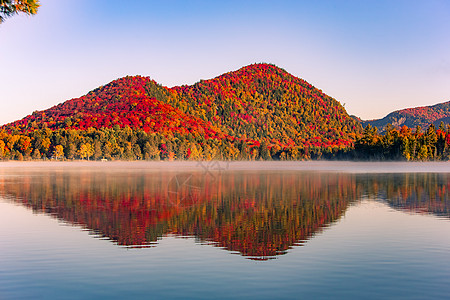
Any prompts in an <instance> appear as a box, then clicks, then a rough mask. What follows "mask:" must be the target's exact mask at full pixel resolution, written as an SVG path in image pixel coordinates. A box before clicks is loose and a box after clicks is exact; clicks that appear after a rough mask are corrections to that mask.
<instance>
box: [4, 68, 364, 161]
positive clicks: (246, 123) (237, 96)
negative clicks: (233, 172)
mask: <svg viewBox="0 0 450 300" xmlns="http://www.w3.org/2000/svg"><path fill="white" fill-rule="evenodd" d="M107 128H109V129H114V130H115V131H117V130H119V129H125V128H130V129H131V130H132V131H133V132H144V133H145V134H146V135H153V136H155V135H156V136H157V138H155V139H153V140H152V143H153V142H154V143H160V144H159V147H162V145H164V147H165V145H166V144H167V143H169V144H170V145H171V147H172V146H173V149H174V153H175V152H176V151H177V149H178V148H179V147H181V144H183V145H182V148H183V149H184V148H186V147H188V148H189V147H190V146H189V145H192V144H194V145H195V144H196V146H195V147H194V148H195V149H193V151H194V150H199V151H200V152H201V151H202V150H204V149H205V147H206V146H207V145H208V147H209V148H211V149H218V148H220V147H222V148H220V149H219V151H220V152H221V157H222V158H225V157H229V158H237V157H240V158H244V159H248V158H258V157H260V158H262V159H267V158H271V157H272V158H275V157H279V158H283V157H287V156H290V157H296V158H300V157H309V156H310V155H316V156H317V155H318V156H320V155H322V153H328V154H329V153H335V152H337V151H339V150H342V149H347V148H350V147H351V146H352V145H353V142H354V141H355V139H356V137H357V136H358V134H359V133H360V132H361V131H362V127H361V125H360V123H359V122H358V121H357V120H355V119H353V118H351V117H350V116H349V115H348V114H347V112H346V111H345V109H344V107H343V106H342V105H341V104H340V103H339V102H338V101H336V100H335V99H333V98H331V97H329V96H327V95H326V94H324V93H323V92H322V91H321V90H319V89H317V88H315V87H313V86H312V85H311V84H309V83H307V82H306V81H304V80H302V79H300V78H297V77H295V76H293V75H291V74H289V73H288V72H286V71H285V70H283V69H281V68H278V67H276V66H274V65H270V64H253V65H249V66H246V67H243V68H241V69H239V70H237V71H234V72H229V73H226V74H223V75H220V76H218V77H216V78H213V79H210V80H201V81H200V82H198V83H196V84H194V85H191V86H188V85H183V86H177V87H173V88H168V87H164V86H162V85H159V84H158V83H156V82H155V81H153V80H151V79H150V78H149V77H142V76H127V77H124V78H120V79H117V80H114V81H112V82H111V83H109V84H107V85H105V86H102V87H99V88H97V89H95V90H93V91H91V92H89V93H88V94H87V95H85V96H82V97H80V98H76V99H71V100H68V101H65V102H64V103H61V104H59V105H56V106H54V107H52V108H49V109H47V110H43V111H36V112H34V113H33V114H31V115H29V116H27V117H25V118H23V119H22V120H18V121H16V122H13V123H10V124H7V125H4V126H3V127H2V129H3V130H4V131H6V132H8V133H13V132H15V133H21V134H25V135H29V136H31V135H32V133H33V132H35V131H36V130H43V129H45V130H50V131H53V132H55V131H58V134H60V135H63V137H64V136H65V134H66V133H67V131H68V130H78V131H79V132H80V134H81V135H82V136H85V135H86V132H91V133H92V130H106V129H107ZM46 134H47V133H46ZM47 135H48V134H47ZM88 135H89V134H88ZM105 135H111V133H110V132H109V131H108V132H107V133H99V134H90V136H89V140H88V141H87V142H88V143H90V144H92V143H94V142H95V139H96V136H105ZM112 135H114V133H112ZM127 135H128V136H130V134H128V133H127ZM141 135H142V134H141ZM0 139H1V136H0ZM31 139H32V140H31V143H32V144H33V137H31ZM49 139H50V142H51V143H56V144H57V143H58V140H60V139H59V138H54V139H53V140H52V139H51V138H50V137H49ZM71 139H72V140H74V139H73V138H71ZM128 139H129V140H128V141H126V142H127V143H132V144H133V143H135V142H136V138H130V137H129V138H128ZM63 140H64V139H63ZM78 140H79V141H78V142H76V143H77V145H75V147H77V149H79V147H81V145H82V143H83V141H84V140H83V137H82V138H80V139H78ZM85 142H86V141H85ZM99 142H100V143H102V145H103V146H104V144H105V143H106V141H99ZM145 143H146V141H145V140H144V141H142V143H141V144H140V145H139V147H140V148H141V149H140V151H143V150H144V149H143V147H144V146H143V145H144V144H145ZM5 144H6V143H5ZM56 144H55V145H53V144H52V147H54V146H56ZM39 145H40V144H39ZM61 145H62V146H63V147H64V149H65V150H66V148H67V145H66V146H64V145H63V144H61ZM132 146H134V145H132ZM52 147H47V148H52ZM120 147H122V146H120ZM127 147H128V146H127ZM255 147H257V148H258V149H257V151H256V150H255ZM9 148H11V147H9ZM16 148H18V149H17V151H20V147H16ZM31 148H33V147H31ZM72 148H73V147H72ZM191 148H192V147H191ZM9 150H11V149H9ZM41 150H42V149H41ZM41 150H39V151H41ZM44 150H45V151H47V152H48V150H46V149H44ZM137 150H138V152H139V149H137ZM183 151H184V150H183ZM189 151H190V150H189ZM189 151H188V152H189ZM122 152H123V151H122ZM122 152H121V151H118V153H122ZM194 152H196V151H194ZM189 153H190V152H189ZM175 154H176V153H175ZM186 155H187V156H189V155H190V154H186ZM224 155H225V156H224ZM71 156H72V155H71ZM119 156H120V155H119ZM131 156H132V155H131ZM182 156H184V154H183V155H179V156H177V157H182ZM88 157H89V156H88Z"/></svg>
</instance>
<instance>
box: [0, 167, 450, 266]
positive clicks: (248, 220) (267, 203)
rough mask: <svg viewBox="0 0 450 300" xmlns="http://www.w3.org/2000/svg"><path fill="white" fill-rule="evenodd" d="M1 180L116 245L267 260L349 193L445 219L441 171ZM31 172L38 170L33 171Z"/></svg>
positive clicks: (326, 221)
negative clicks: (200, 249) (182, 243)
mask: <svg viewBox="0 0 450 300" xmlns="http://www.w3.org/2000/svg"><path fill="white" fill-rule="evenodd" d="M21 175H22V176H20V177H18V176H16V177H12V176H10V177H8V176H5V177H1V178H0V195H3V196H8V197H9V198H14V199H15V201H17V202H20V203H22V204H24V205H26V206H29V207H31V208H32V209H33V210H35V211H43V212H46V213H49V214H52V215H54V216H55V217H57V218H59V219H62V220H64V221H66V222H69V223H72V224H79V225H81V226H84V227H86V228H88V229H90V230H92V231H93V232H95V233H97V234H99V235H101V236H104V237H107V238H109V239H111V240H113V241H114V242H116V243H117V244H119V245H124V246H130V247H145V246H149V245H151V244H153V243H155V242H156V241H157V240H158V238H161V237H162V236H165V235H167V234H174V235H178V236H193V237H196V238H197V239H199V241H201V242H204V243H211V244H213V245H215V246H218V247H222V248H224V249H227V250H229V251H236V252H238V253H240V254H241V255H244V256H246V257H248V258H251V259H269V258H273V257H275V256H276V255H279V254H284V253H286V251H287V250H288V249H289V248H290V247H292V246H294V245H300V244H302V243H303V242H304V241H305V240H307V239H308V238H310V237H311V236H313V235H314V234H315V233H317V232H318V231H320V230H321V228H323V227H325V226H329V225H330V224H331V223H333V222H334V221H336V220H337V219H338V218H339V217H340V216H341V215H342V214H343V213H344V212H345V210H346V208H347V207H348V206H349V205H350V204H351V203H352V202H353V201H354V200H356V199H359V198H361V197H363V195H365V196H367V197H369V198H380V199H385V200H386V201H387V202H388V203H389V205H390V206H392V207H394V208H396V209H402V210H411V211H414V212H426V213H433V214H436V215H440V216H446V217H450V214H449V207H450V201H449V192H448V190H449V188H450V175H446V174H378V175H377V174H358V175H356V174H337V173H311V172H309V173H299V172H293V171H292V172H289V171H284V172H280V173H276V172H275V173H274V172H263V171H260V172H249V171H248V172H223V173H219V172H210V173H201V172H194V173H175V172H172V173H171V172H138V171H128V172H127V171H123V172H122V171H121V172H108V173H107V172H102V171H89V172H70V171H69V172H58V171H48V172H44V174H42V173H32V172H31V173H28V174H24V173H22V174H21ZM36 175H39V176H36Z"/></svg>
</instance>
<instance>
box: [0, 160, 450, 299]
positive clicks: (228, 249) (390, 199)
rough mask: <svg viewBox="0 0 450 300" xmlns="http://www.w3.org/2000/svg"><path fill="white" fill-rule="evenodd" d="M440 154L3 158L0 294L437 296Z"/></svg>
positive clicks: (445, 207) (442, 270)
mask: <svg viewBox="0 0 450 300" xmlns="http://www.w3.org/2000/svg"><path fill="white" fill-rule="evenodd" d="M448 166H449V164H448V163H350V162H150V163H147V162H144V163H142V162H141V163H139V162H107V163H99V162H76V163H72V162H52V163H19V162H7V163H1V164H0V205H1V207H0V239H1V240H2V243H1V245H0V253H1V254H2V256H1V258H0V282H3V283H0V293H1V294H2V295H6V297H7V298H6V299H10V298H11V299H12V298H16V297H19V298H26V297H27V296H29V295H41V296H42V297H41V298H46V297H57V298H60V297H59V296H61V295H63V298H77V297H78V296H85V297H96V298H98V297H108V298H110V297H113V298H114V297H117V298H119V297H125V296H135V297H142V296H143V295H151V296H153V297H154V298H161V297H164V298H183V299H185V298H210V297H208V296H211V295H212V294H213V295H215V296H216V297H218V298H229V297H234V298H292V297H296V295H298V294H302V295H304V296H307V297H308V296H309V297H334V298H336V297H338V298H348V297H359V298H361V297H364V298H371V297H373V298H380V297H385V296H392V297H395V296H404V297H407V296H415V297H419V298H428V297H430V296H431V297H442V296H444V295H446V294H448V292H449V291H450V289H449V287H448V284H447V283H446V282H445V281H446V280H445V278H449V277H448V276H449V275H450V261H449V259H448V257H450V256H449V254H450V197H449V187H450V173H449V168H448ZM27 282H33V284H31V285H27V284H26V283H27ZM24 286H26V288H23V287H24ZM74 291H77V294H76V296H77V297H75V295H73V296H72V295H71V292H74ZM38 298H39V297H38Z"/></svg>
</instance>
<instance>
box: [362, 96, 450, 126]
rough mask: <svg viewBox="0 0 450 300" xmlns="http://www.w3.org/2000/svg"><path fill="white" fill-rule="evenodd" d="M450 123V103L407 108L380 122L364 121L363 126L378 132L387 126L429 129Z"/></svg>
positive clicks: (379, 120)
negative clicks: (431, 125) (375, 129)
mask: <svg viewBox="0 0 450 300" xmlns="http://www.w3.org/2000/svg"><path fill="white" fill-rule="evenodd" d="M441 122H443V123H445V124H449V123H450V101H448V102H444V103H439V104H436V105H432V106H421V107H413V108H406V109H402V110H397V111H394V112H392V113H390V114H388V115H387V116H386V117H384V118H382V119H378V120H369V121H362V122H361V124H362V125H363V126H364V127H365V126H367V125H368V124H370V125H372V126H374V127H377V128H378V130H380V131H383V128H384V127H385V126H386V125H387V124H391V125H393V126H394V127H398V128H400V127H402V126H407V127H410V128H415V127H417V126H420V127H421V128H422V129H424V128H428V126H429V125H430V124H434V125H435V126H436V127H439V125H440V123H441Z"/></svg>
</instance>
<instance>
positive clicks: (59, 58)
mask: <svg viewBox="0 0 450 300" xmlns="http://www.w3.org/2000/svg"><path fill="white" fill-rule="evenodd" d="M41 4H42V6H41V8H40V10H39V12H38V14H37V15H36V16H33V17H29V16H15V17H12V18H9V19H7V20H6V21H5V22H4V23H3V24H1V25H0V88H1V92H0V102H1V109H0V124H5V123H8V122H12V121H15V120H17V119H21V118H23V117H25V116H26V115H29V114H31V113H32V112H33V111H35V110H43V109H47V108H49V107H51V106H53V105H56V104H58V103H61V102H64V101H65V100H68V99H71V98H76V97H80V96H82V95H84V94H86V93H87V92H89V91H90V90H93V89H94V88H96V87H98V86H100V85H104V84H107V83H108V82H110V81H112V80H114V79H116V78H119V77H123V76H126V75H143V76H150V77H151V78H152V79H154V80H156V81H157V82H158V83H160V84H162V85H165V86H169V87H171V86H175V85H182V84H193V83H195V82H197V81H199V80H200V79H209V78H213V77H216V76H218V75H220V74H222V73H225V72H228V71H233V70H237V69H239V68H240V67H242V66H245V65H248V64H251V63H257V62H268V63H273V64H275V65H277V66H279V67H281V68H284V69H285V70H286V71H288V72H289V73H291V74H293V75H295V76H297V77H300V78H302V79H305V80H306V81H308V82H309V83H311V84H313V85H314V86H316V87H317V88H319V89H321V90H323V91H324V92H325V93H326V94H328V95H330V96H332V97H333V98H335V99H337V100H338V101H340V102H341V103H342V104H345V108H346V109H347V112H348V113H349V114H353V115H356V116H359V117H361V118H362V119H374V118H381V117H384V116H385V115H386V114H388V113H389V112H391V111H394V110H397V109H402V108H406V107H415V106H424V105H432V104H436V103H440V102H444V101H450V51H449V49H450V34H449V32H450V1H447V0H427V1H414V0H410V1H401V0H398V1H397V0H395V1H392V0H390V1H387V0H378V1H375V0H373V1H360V0H342V1H282V0H280V1H261V0H260V1H245V0H241V1H234V0H233V1H193V0H192V1H188V0H185V1H176V0H172V1H138V0H130V1H118V0H41Z"/></svg>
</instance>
